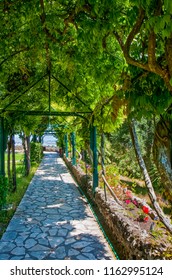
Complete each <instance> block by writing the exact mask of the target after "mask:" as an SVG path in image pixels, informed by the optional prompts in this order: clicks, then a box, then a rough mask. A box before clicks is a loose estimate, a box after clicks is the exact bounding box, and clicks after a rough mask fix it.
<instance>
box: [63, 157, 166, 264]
mask: <svg viewBox="0 0 172 280" xmlns="http://www.w3.org/2000/svg"><path fill="white" fill-rule="evenodd" d="M64 160H65V162H66V164H67V166H68V167H69V169H70V170H71V172H72V174H73V175H74V177H75V179H76V180H77V182H78V183H79V185H80V186H81V187H82V189H83V190H84V192H85V193H86V194H87V195H88V197H89V199H90V200H91V201H93V202H94V204H95V205H96V206H97V208H98V211H99V212H100V213H101V215H102V217H103V219H104V223H105V225H106V227H107V231H108V233H109V234H110V236H111V240H112V241H113V244H114V247H115V249H116V250H117V253H118V255H119V256H120V258H121V259H131V260H132V259H145V260H146V259H150V260H151V259H172V244H171V242H170V237H169V235H168V234H167V232H166V230H164V228H163V227H161V228H160V229H159V230H158V233H157V238H156V236H155V235H153V234H152V231H150V226H151V223H152V222H154V223H155V220H154V217H156V215H155V213H154V212H153V210H152V209H150V207H149V206H148V205H147V204H146V203H144V204H143V202H144V201H143V200H141V199H139V198H136V197H134V196H133V195H132V193H130V192H127V195H129V196H130V194H131V197H128V196H127V195H126V193H123V197H124V201H123V204H124V206H125V207H123V206H121V205H119V204H118V203H117V202H116V201H115V200H114V199H113V198H112V197H111V196H110V194H109V193H107V201H106V199H105V194H104V191H103V190H102V189H100V188H97V190H96V193H95V195H93V193H92V182H91V181H90V179H89V178H88V176H86V174H85V173H84V172H83V171H82V170H81V169H79V168H78V167H74V166H72V164H71V162H70V161H68V160H67V159H66V158H64ZM119 191H120V192H121V190H120V189H119ZM126 191H127V190H126ZM125 200H130V202H129V203H128V204H127V203H125ZM131 201H137V205H135V204H134V203H133V202H131ZM135 203H136V202H135ZM131 205H132V207H131ZM138 205H139V206H140V207H138ZM133 207H134V208H133ZM141 214H142V215H143V217H148V218H146V219H144V218H143V219H141V218H142V216H141ZM138 217H140V218H139V219H138Z"/></svg>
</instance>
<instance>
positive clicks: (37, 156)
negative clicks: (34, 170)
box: [30, 142, 43, 163]
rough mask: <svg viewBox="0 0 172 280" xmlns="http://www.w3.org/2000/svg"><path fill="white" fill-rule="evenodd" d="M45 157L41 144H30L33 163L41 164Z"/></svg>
mask: <svg viewBox="0 0 172 280" xmlns="http://www.w3.org/2000/svg"><path fill="white" fill-rule="evenodd" d="M42 156H43V147H42V145H41V143H35V142H31V143H30V160H31V162H37V163H40V161H41V159H42Z"/></svg>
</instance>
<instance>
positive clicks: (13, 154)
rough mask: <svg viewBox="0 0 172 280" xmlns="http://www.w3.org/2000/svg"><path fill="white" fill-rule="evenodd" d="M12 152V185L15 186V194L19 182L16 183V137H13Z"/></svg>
mask: <svg viewBox="0 0 172 280" xmlns="http://www.w3.org/2000/svg"><path fill="white" fill-rule="evenodd" d="M11 140H12V141H11V150H12V184H13V190H12V191H13V192H15V191H16V189H17V181H16V159H15V141H14V135H12V137H11Z"/></svg>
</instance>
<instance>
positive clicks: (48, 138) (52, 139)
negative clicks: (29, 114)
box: [15, 135, 57, 147]
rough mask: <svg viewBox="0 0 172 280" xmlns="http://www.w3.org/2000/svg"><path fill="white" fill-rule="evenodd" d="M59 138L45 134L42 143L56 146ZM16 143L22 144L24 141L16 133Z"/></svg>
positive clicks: (47, 145)
mask: <svg viewBox="0 0 172 280" xmlns="http://www.w3.org/2000/svg"><path fill="white" fill-rule="evenodd" d="M56 143H57V138H55V137H54V136H53V135H44V137H43V142H42V145H43V146H46V147H56V146H57V145H56ZM15 145H16V146H21V145H22V141H21V139H20V137H19V136H18V135H15Z"/></svg>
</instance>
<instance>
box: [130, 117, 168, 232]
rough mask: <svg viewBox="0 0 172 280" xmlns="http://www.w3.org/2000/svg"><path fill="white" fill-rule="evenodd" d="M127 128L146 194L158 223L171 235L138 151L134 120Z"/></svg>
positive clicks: (166, 219)
mask: <svg viewBox="0 0 172 280" xmlns="http://www.w3.org/2000/svg"><path fill="white" fill-rule="evenodd" d="M129 128H130V133H131V138H132V142H133V146H134V149H135V153H136V157H137V160H138V163H139V166H140V168H141V171H142V173H143V176H144V180H145V185H146V187H147V189H148V194H149V197H150V200H151V202H152V204H153V206H154V209H155V211H156V213H157V215H158V217H159V219H160V221H161V222H162V223H163V224H164V225H165V227H166V228H167V230H168V231H169V232H170V233H172V224H171V223H170V221H169V219H168V218H167V217H165V215H164V213H163V211H162V209H161V207H160V206H159V203H158V202H157V198H156V194H155V192H154V188H153V186H152V182H151V180H150V177H149V174H148V171H147V168H146V165H145V162H144V160H143V157H142V154H141V150H140V146H139V142H138V138H137V134H136V130H135V123H134V120H132V121H131V122H130V123H129Z"/></svg>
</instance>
